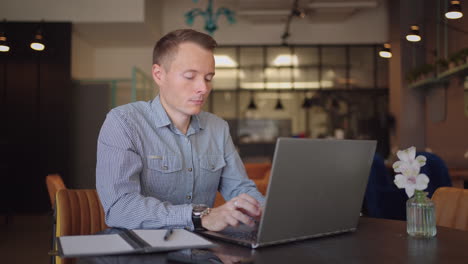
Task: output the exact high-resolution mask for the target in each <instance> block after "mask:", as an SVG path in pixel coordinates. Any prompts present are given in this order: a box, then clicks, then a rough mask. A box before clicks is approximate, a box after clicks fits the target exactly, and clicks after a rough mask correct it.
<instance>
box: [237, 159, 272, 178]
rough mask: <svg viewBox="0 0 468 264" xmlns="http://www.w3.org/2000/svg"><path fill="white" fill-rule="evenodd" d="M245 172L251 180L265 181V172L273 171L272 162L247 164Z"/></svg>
mask: <svg viewBox="0 0 468 264" xmlns="http://www.w3.org/2000/svg"><path fill="white" fill-rule="evenodd" d="M244 166H245V171H246V172H247V175H248V176H249V178H250V179H252V180H256V179H263V177H264V176H265V172H267V171H268V170H269V169H271V163H270V162H263V163H245V164H244Z"/></svg>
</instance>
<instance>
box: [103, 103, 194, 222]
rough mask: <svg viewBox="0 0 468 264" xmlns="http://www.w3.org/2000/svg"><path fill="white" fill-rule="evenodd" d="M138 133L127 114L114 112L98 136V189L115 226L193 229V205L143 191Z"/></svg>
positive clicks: (107, 218)
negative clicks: (158, 197)
mask: <svg viewBox="0 0 468 264" xmlns="http://www.w3.org/2000/svg"><path fill="white" fill-rule="evenodd" d="M138 144H141V142H138V136H137V134H136V133H135V131H134V129H133V128H132V126H131V123H129V122H128V120H127V119H126V117H125V115H124V114H121V113H119V112H116V111H111V112H109V114H108V115H107V118H106V120H105V122H104V124H103V126H102V128H101V131H100V134H99V138H98V148H97V165H96V188H97V191H98V194H99V198H100V200H101V202H102V205H103V208H104V211H105V216H106V217H105V219H106V223H107V225H109V226H112V227H121V228H128V229H135V228H169V227H170V228H190V229H193V224H192V220H191V212H192V206H191V205H190V204H182V205H172V204H170V203H168V202H162V201H160V200H158V199H156V198H155V197H145V196H143V195H142V194H141V193H142V192H141V185H140V174H141V171H142V169H143V163H142V158H141V156H140V155H139V154H138V153H137V151H136V149H137V148H136V146H137V145H138Z"/></svg>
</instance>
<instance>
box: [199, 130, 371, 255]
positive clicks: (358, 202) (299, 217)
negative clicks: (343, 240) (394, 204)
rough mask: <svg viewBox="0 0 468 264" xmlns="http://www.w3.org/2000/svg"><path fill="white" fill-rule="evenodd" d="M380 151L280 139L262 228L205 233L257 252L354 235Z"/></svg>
mask: <svg viewBox="0 0 468 264" xmlns="http://www.w3.org/2000/svg"><path fill="white" fill-rule="evenodd" d="M375 148H376V141H373V140H331V139H295V138H278V140H277V142H276V147H275V153H274V157H273V163H272V170H271V176H270V182H269V185H268V190H267V194H266V202H265V208H264V212H263V215H262V217H261V220H260V222H259V224H258V225H256V227H254V228H250V227H248V226H246V225H242V226H241V227H240V228H232V227H230V228H227V229H225V230H223V231H221V232H213V231H202V232H200V234H202V235H206V236H209V237H212V238H218V239H222V240H225V241H229V242H234V243H238V244H241V245H245V246H249V247H252V248H257V247H261V246H267V245H273V244H279V243H286V242H290V241H297V240H303V239H308V238H313V237H321V236H327V235H332V234H338V233H343V232H350V231H354V230H356V228H357V224H358V220H359V215H360V211H361V206H362V201H363V199H364V192H365V189H366V186H367V179H368V177H369V173H370V168H371V165H372V160H373V156H374V153H375Z"/></svg>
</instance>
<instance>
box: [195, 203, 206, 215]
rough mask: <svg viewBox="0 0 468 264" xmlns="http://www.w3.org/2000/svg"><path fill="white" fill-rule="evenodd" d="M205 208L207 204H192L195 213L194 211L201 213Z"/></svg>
mask: <svg viewBox="0 0 468 264" xmlns="http://www.w3.org/2000/svg"><path fill="white" fill-rule="evenodd" d="M206 209H208V205H205V204H195V205H193V209H192V210H193V213H194V214H196V213H198V214H199V213H201V212H203V211H205V210H206Z"/></svg>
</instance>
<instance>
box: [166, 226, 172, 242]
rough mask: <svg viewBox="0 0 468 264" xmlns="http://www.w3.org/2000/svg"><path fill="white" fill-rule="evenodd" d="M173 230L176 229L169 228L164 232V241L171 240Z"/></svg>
mask: <svg viewBox="0 0 468 264" xmlns="http://www.w3.org/2000/svg"><path fill="white" fill-rule="evenodd" d="M173 232H174V231H173V230H172V229H168V230H167V231H166V234H164V241H167V240H169V237H171V235H172V233H173Z"/></svg>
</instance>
